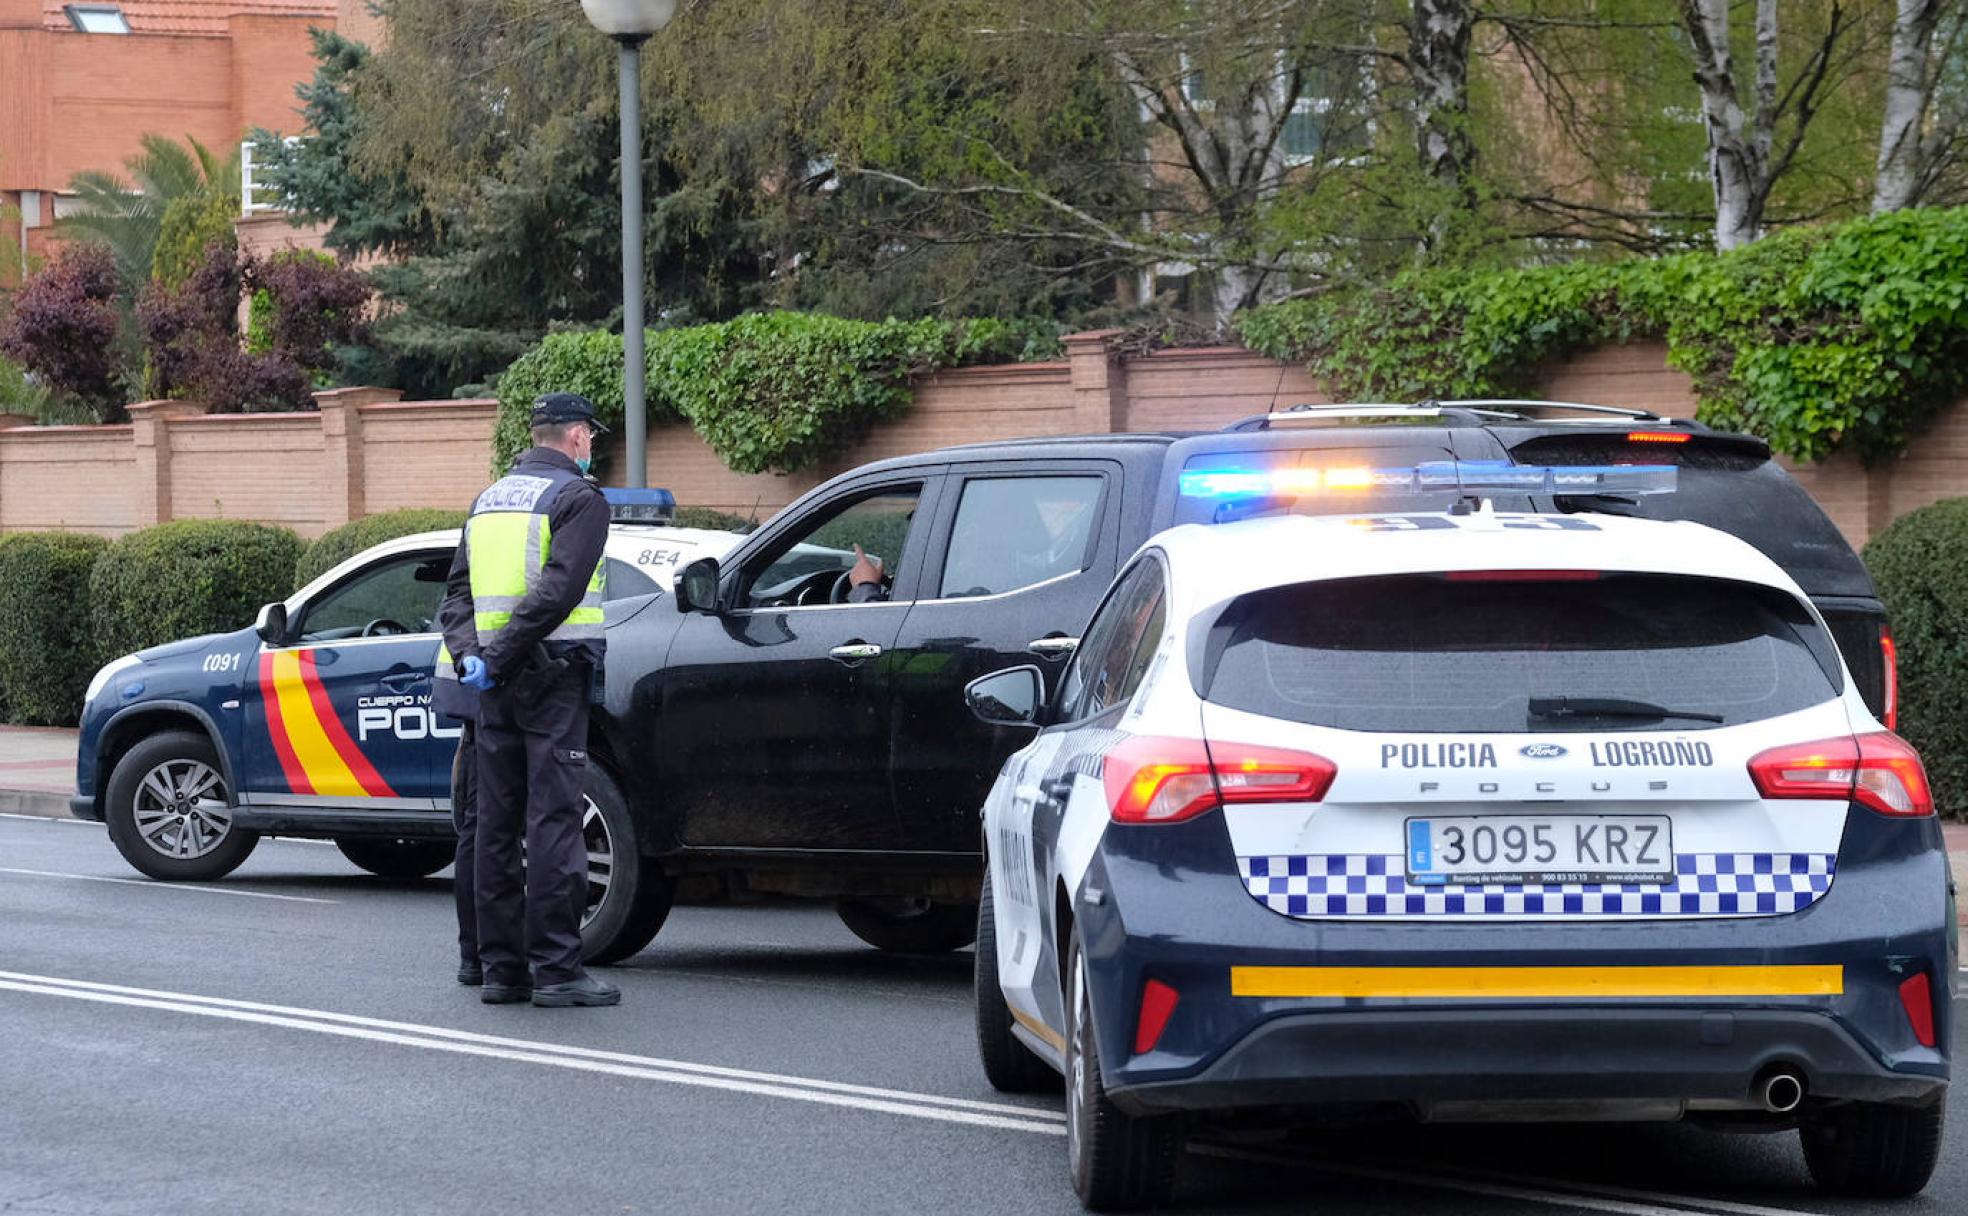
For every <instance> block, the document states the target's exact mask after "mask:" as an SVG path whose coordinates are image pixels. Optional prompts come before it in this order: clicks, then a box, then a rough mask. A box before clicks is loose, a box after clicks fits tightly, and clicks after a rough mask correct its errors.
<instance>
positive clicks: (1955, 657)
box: [1865, 498, 1968, 819]
mask: <svg viewBox="0 0 1968 1216" xmlns="http://www.w3.org/2000/svg"><path fill="white" fill-rule="evenodd" d="M1865 563H1866V568H1867V569H1869V570H1870V571H1872V579H1873V582H1874V583H1876V584H1878V587H1879V598H1880V600H1881V601H1882V602H1884V603H1885V605H1886V616H1887V619H1888V620H1890V621H1891V622H1892V623H1893V640H1894V642H1895V644H1896V645H1897V647H1898V650H1899V660H1900V722H1899V728H1900V734H1902V735H1904V736H1905V737H1906V740H1907V742H1909V743H1911V744H1913V745H1914V747H1916V748H1918V749H1919V750H1920V758H1921V759H1922V760H1923V761H1925V762H1926V765H1927V775H1928V777H1929V778H1930V779H1931V780H1932V781H1933V785H1934V802H1935V805H1936V806H1937V807H1939V808H1940V811H1941V813H1942V814H1944V815H1947V816H1949V817H1951V818H1957V819H1959V818H1968V680H1964V678H1963V673H1968V498H1950V499H1947V500H1946V501H1944V502H1938V503H1935V504H1934V505H1933V506H1931V507H1922V508H1921V509H1920V510H1918V511H1913V512H1909V513H1908V514H1906V515H1902V516H1901V517H1900V518H1898V519H1896V520H1894V521H1893V522H1892V524H1891V525H1889V526H1888V527H1887V528H1886V529H1885V530H1884V531H1882V532H1881V533H1879V535H1877V536H1875V537H1873V538H1872V541H1871V543H1869V544H1868V545H1866V547H1865Z"/></svg>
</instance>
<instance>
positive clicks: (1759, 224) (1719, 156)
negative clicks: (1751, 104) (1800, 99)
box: [1681, 0, 1776, 249]
mask: <svg viewBox="0 0 1968 1216" xmlns="http://www.w3.org/2000/svg"><path fill="white" fill-rule="evenodd" d="M1681 18H1682V25H1683V26H1684V27H1686V29H1687V31H1688V41H1689V45H1690V48H1691V50H1692V51H1693V54H1694V61H1695V83H1696V85H1698V86H1699V87H1700V88H1701V97H1702V121H1703V123H1704V125H1705V126H1706V127H1707V130H1708V176H1709V182H1710V185H1711V186H1712V187H1713V188H1714V191H1715V247H1716V248H1718V249H1735V248H1738V247H1740V246H1743V245H1747V244H1749V243H1750V242H1751V241H1754V240H1755V239H1756V238H1757V236H1759V235H1760V234H1761V232H1762V228H1763V206H1764V203H1765V202H1766V201H1767V200H1768V197H1769V189H1770V183H1769V180H1768V176H1767V169H1768V165H1769V147H1770V129H1771V128H1772V127H1773V126H1774V123H1775V114H1774V95H1775V92H1776V77H1775V55H1776V4H1775V0H1758V3H1757V14H1756V34H1757V61H1758V62H1757V69H1758V71H1757V76H1758V79H1757V93H1758V105H1757V110H1758V114H1757V117H1758V120H1759V121H1758V123H1757V128H1758V129H1757V130H1755V131H1754V132H1751V131H1750V130H1748V129H1747V128H1748V126H1749V124H1748V121H1747V119H1746V117H1745V115H1744V114H1743V108H1742V102H1741V101H1740V100H1738V93H1737V91H1736V71H1735V63H1734V60H1733V58H1732V56H1731V55H1730V53H1729V0H1681ZM1766 29H1767V33H1768V38H1769V52H1768V57H1767V59H1766V56H1765V53H1764V38H1765V34H1766ZM1766 63H1767V64H1768V65H1769V67H1768V85H1767V91H1766V87H1765V64H1766ZM1766 97H1767V98H1769V99H1770V100H1769V101H1767V102H1766V101H1765V98H1766Z"/></svg>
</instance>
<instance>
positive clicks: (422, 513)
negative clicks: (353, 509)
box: [283, 507, 465, 594]
mask: <svg viewBox="0 0 1968 1216" xmlns="http://www.w3.org/2000/svg"><path fill="white" fill-rule="evenodd" d="M464 523H465V513H464V512H463V511H444V510H440V509H438V508H435V507H409V508H406V509H404V510H402V511H385V512H383V513H382V514H380V515H370V516H366V517H364V518H362V519H358V520H356V521H355V522H354V523H349V524H343V525H342V526H341V527H339V528H336V529H335V530H333V531H332V532H326V533H323V534H322V536H321V538H320V539H319V540H317V541H315V542H314V543H313V544H311V545H309V546H308V547H307V551H306V552H304V553H302V554H301V558H300V560H299V561H297V562H295V563H294V586H296V587H301V586H305V585H306V584H308V583H310V582H312V581H314V578H315V576H316V575H318V574H323V573H326V572H327V571H328V570H330V569H332V568H334V567H335V566H336V565H337V564H338V563H340V562H342V561H344V560H346V559H348V558H351V557H354V556H355V555H356V554H358V553H360V552H362V551H363V550H364V549H367V548H368V547H369V546H371V545H380V544H382V543H383V542H384V541H386V540H395V539H396V538H397V537H399V536H411V535H414V534H416V533H418V532H441V531H443V530H444V529H446V528H460V527H463V526H464ZM283 594H284V593H283Z"/></svg>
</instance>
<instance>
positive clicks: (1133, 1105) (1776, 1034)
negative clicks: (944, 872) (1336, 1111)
mask: <svg viewBox="0 0 1968 1216" xmlns="http://www.w3.org/2000/svg"><path fill="white" fill-rule="evenodd" d="M1779 1067H1782V1068H1788V1069H1790V1070H1792V1071H1795V1072H1796V1073H1798V1074H1799V1075H1800V1076H1802V1077H1803V1078H1804V1085H1805V1092H1806V1094H1807V1095H1808V1096H1809V1097H1810V1098H1842V1099H1860V1100H1864V1101H1871V1102H1887V1101H1920V1100H1923V1099H1926V1098H1930V1097H1932V1096H1934V1095H1935V1094H1938V1093H1940V1092H1941V1091H1942V1090H1943V1089H1945V1088H1946V1086H1947V1081H1946V1079H1945V1078H1944V1077H1941V1076H1933V1075H1929V1074H1920V1073H1902V1072H1895V1071H1893V1070H1891V1069H1888V1068H1887V1067H1885V1066H1884V1065H1883V1064H1881V1063H1880V1062H1879V1061H1878V1059H1877V1058H1876V1057H1874V1055H1873V1054H1872V1053H1871V1052H1870V1051H1868V1050H1866V1048H1865V1047H1863V1046H1862V1045H1861V1044H1860V1043H1859V1042H1858V1040H1857V1039H1855V1038H1854V1037H1853V1036H1852V1034H1851V1033H1850V1032H1848V1031H1847V1030H1846V1029H1845V1028H1844V1027H1843V1026H1841V1025H1840V1024H1839V1023H1838V1022H1837V1021H1836V1020H1835V1019H1833V1018H1832V1017H1830V1016H1828V1015H1826V1014H1823V1013H1818V1012H1812V1011H1805V1010H1769V1009H1744V1010H1704V1009H1682V1008H1670V1009H1604V1008H1595V1009H1592V1010H1590V1011H1584V1010H1577V1009H1513V1010H1492V1009H1453V1010H1446V1009H1444V1010H1420V1009H1416V1010H1383V1011H1362V1012H1319V1013H1305V1014H1297V1015H1288V1016H1285V1017H1280V1018H1275V1019H1273V1020H1271V1021H1268V1022H1265V1023H1262V1024H1261V1025H1259V1026H1257V1027H1256V1028H1255V1029H1253V1030H1251V1031H1250V1032H1249V1033H1248V1034H1246V1035H1245V1036H1244V1037H1243V1038H1242V1039H1241V1040H1239V1041H1238V1042H1237V1043H1236V1044H1234V1045H1233V1046H1232V1047H1230V1048H1229V1049H1228V1050H1227V1051H1225V1052H1224V1053H1223V1054H1222V1055H1220V1056H1219V1057H1217V1059H1216V1060H1215V1062H1214V1063H1212V1064H1210V1065H1209V1066H1208V1067H1206V1068H1204V1069H1202V1070H1201V1071H1200V1072H1198V1073H1196V1074H1195V1075H1193V1076H1188V1077H1183V1078H1180V1079H1171V1080H1166V1081H1149V1082H1144V1083H1139V1084H1134V1085H1129V1086H1127V1087H1125V1088H1123V1089H1119V1090H1115V1091H1114V1094H1113V1096H1114V1100H1115V1101H1116V1102H1117V1103H1118V1104H1120V1105H1121V1106H1123V1107H1124V1108H1127V1109H1129V1110H1131V1111H1133V1112H1135V1113H1137V1114H1140V1113H1149V1112H1158V1111H1171V1110H1230V1109H1246V1108H1257V1107H1300V1106H1310V1105H1319V1104H1328V1103H1388V1102H1391V1103H1401V1104H1407V1105H1412V1106H1416V1107H1420V1108H1423V1109H1426V1108H1427V1107H1428V1106H1429V1105H1431V1104H1434V1103H1444V1102H1495V1101H1520V1102H1567V1101H1571V1102H1640V1101H1649V1100H1657V1101H1665V1102H1691V1101H1692V1102H1701V1101H1712V1102H1747V1101H1748V1100H1749V1099H1750V1089H1751V1086H1752V1083H1753V1082H1754V1081H1755V1079H1756V1078H1758V1077H1759V1076H1762V1075H1764V1074H1765V1073H1766V1072H1769V1071H1772V1070H1775V1069H1777V1068H1779Z"/></svg>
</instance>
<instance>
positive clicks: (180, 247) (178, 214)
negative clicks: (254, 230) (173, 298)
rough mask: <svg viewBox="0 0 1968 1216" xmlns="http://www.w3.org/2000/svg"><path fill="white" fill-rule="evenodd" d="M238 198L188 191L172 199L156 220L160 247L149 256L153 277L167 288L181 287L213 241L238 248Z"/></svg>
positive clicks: (203, 259) (196, 267)
mask: <svg viewBox="0 0 1968 1216" xmlns="http://www.w3.org/2000/svg"><path fill="white" fill-rule="evenodd" d="M238 218H239V199H238V197H237V196H236V195H232V194H187V195H185V196H183V197H182V198H175V199H172V200H171V201H170V202H169V203H168V204H166V205H165V207H164V214H163V216H162V217H161V218H160V219H159V220H158V222H157V248H156V249H154V250H153V251H152V252H151V255H150V277H151V278H153V279H155V280H156V281H157V282H159V283H162V284H163V285H164V286H166V287H178V286H181V285H182V284H183V283H184V281H185V280H186V279H188V278H190V277H191V274H192V272H193V271H194V270H197V269H198V267H199V266H200V265H201V264H203V263H204V261H205V251H206V249H207V248H209V247H210V246H211V245H213V244H218V245H221V246H223V247H224V248H225V249H227V250H228V251H230V250H233V249H237V248H238V247H239V237H238V235H237V234H236V233H235V231H234V229H233V226H232V225H233V221H234V220H236V219H238Z"/></svg>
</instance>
